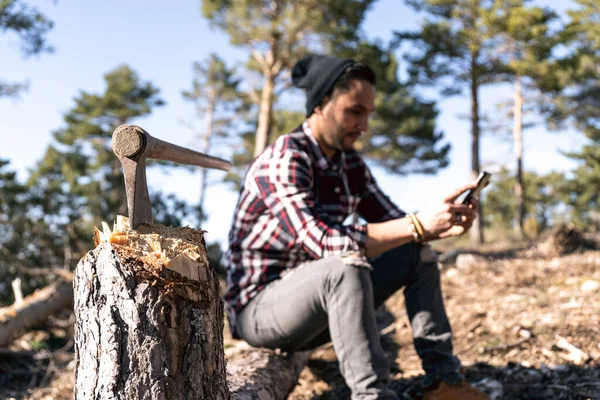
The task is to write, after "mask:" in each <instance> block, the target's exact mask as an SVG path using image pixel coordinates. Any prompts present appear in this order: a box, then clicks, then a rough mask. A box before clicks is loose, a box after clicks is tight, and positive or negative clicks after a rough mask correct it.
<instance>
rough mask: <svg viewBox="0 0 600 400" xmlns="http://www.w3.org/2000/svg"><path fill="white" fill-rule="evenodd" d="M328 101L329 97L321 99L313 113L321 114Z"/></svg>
mask: <svg viewBox="0 0 600 400" xmlns="http://www.w3.org/2000/svg"><path fill="white" fill-rule="evenodd" d="M330 99H331V98H330V97H329V96H326V97H323V100H322V101H321V104H319V105H318V106H316V107H315V111H314V112H315V114H323V109H324V108H325V106H326V105H327V103H329V100H330Z"/></svg>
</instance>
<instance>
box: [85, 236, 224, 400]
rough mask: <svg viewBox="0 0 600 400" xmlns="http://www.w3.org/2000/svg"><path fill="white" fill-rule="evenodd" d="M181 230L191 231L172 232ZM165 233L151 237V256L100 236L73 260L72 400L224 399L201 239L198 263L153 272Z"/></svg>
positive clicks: (219, 317)
mask: <svg viewBox="0 0 600 400" xmlns="http://www.w3.org/2000/svg"><path fill="white" fill-rule="evenodd" d="M141 228H143V226H142V227H140V228H139V229H138V231H140V230H141ZM185 229H187V231H186V232H189V231H192V230H191V229H189V228H181V229H179V230H175V229H172V231H177V232H181V231H182V230H185ZM168 232H169V230H168V228H165V229H163V230H162V232H160V233H159V235H156V234H154V236H153V238H154V240H155V243H154V245H153V246H151V247H152V248H153V249H154V250H153V251H154V252H146V253H144V255H143V256H139V255H135V254H133V253H128V252H127V251H125V250H126V249H128V248H129V247H132V246H131V245H125V246H117V245H112V244H110V243H108V242H107V241H106V240H107V239H106V238H105V239H104V240H105V241H103V242H102V243H100V244H99V245H98V246H97V247H96V248H95V249H94V250H92V251H90V252H89V253H87V255H86V256H85V257H84V258H82V259H81V261H80V262H79V264H78V266H77V269H76V273H75V278H74V289H75V318H76V320H75V360H76V367H75V368H76V372H75V399H190V400H191V399H229V398H230V394H229V390H228V387H227V381H226V369H225V360H224V355H223V354H224V352H223V322H224V321H223V303H222V300H221V298H220V295H219V284H218V280H217V277H216V274H215V272H214V270H213V269H212V268H211V267H210V266H209V265H208V263H207V261H208V260H207V258H206V253H205V248H204V240H203V239H200V241H201V244H199V243H198V242H199V241H198V240H195V241H194V243H195V244H197V245H198V246H199V247H200V249H199V250H194V251H195V253H202V254H200V255H199V254H195V253H194V252H191V254H195V255H196V256H198V258H197V259H199V260H200V261H202V260H206V261H205V262H202V263H201V262H185V263H182V262H176V260H181V259H182V258H181V257H182V256H181V255H178V256H176V257H175V258H173V259H171V260H170V262H169V264H168V266H166V265H167V264H165V266H162V267H161V264H157V261H156V260H157V258H158V257H159V255H160V254H163V256H164V254H165V250H164V249H165V248H166V246H167V243H172V240H173V238H172V237H165V236H167V233H168ZM193 232H196V234H198V231H193ZM180 236H181V235H180ZM197 238H198V237H197V236H196V239H197ZM113 239H114V240H117V239H119V237H118V236H116V237H111V238H110V241H112V240H113ZM157 242H158V245H156V243H157ZM113 243H114V242H113ZM144 243H145V242H144ZM161 243H162V249H163V250H162V251H161V246H160V244H161ZM188 243H189V242H188ZM127 246H129V247H127ZM186 246H188V247H189V245H187V244H186ZM156 247H158V253H157V252H156V251H157V250H156ZM167 254H168V252H167ZM194 258H196V257H194ZM194 258H192V259H194ZM151 259H153V260H154V263H152V262H150V261H149V260H151ZM175 264H178V268H175ZM177 271H179V272H177Z"/></svg>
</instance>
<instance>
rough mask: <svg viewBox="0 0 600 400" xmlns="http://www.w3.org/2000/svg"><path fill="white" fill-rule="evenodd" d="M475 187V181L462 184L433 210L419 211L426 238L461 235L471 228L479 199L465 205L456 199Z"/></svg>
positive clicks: (418, 216) (418, 214)
mask: <svg viewBox="0 0 600 400" xmlns="http://www.w3.org/2000/svg"><path fill="white" fill-rule="evenodd" d="M475 187H477V183H476V182H475V181H474V182H472V183H469V184H468V185H465V186H462V187H460V188H458V189H457V190H456V191H454V192H453V193H452V194H450V195H449V196H447V197H445V198H444V199H443V200H442V204H440V205H439V206H438V207H435V208H434V209H433V210H432V211H430V212H419V213H417V218H418V219H419V221H420V222H421V225H422V226H423V230H424V231H425V232H424V233H425V240H435V239H442V238H447V237H452V236H460V235H462V234H464V233H465V232H467V231H468V230H469V228H471V226H472V225H473V221H474V220H475V217H476V216H477V208H478V207H479V200H478V199H472V200H471V203H470V204H467V205H464V204H460V203H457V202H456V199H457V198H458V197H460V195H462V194H463V193H464V192H466V191H467V190H469V189H474V188H475Z"/></svg>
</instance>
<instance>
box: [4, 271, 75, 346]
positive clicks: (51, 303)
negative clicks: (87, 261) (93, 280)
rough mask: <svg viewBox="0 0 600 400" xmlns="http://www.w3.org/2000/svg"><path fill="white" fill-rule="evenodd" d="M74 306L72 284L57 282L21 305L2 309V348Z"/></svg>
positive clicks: (30, 296)
mask: <svg viewBox="0 0 600 400" xmlns="http://www.w3.org/2000/svg"><path fill="white" fill-rule="evenodd" d="M72 304H73V286H72V284H71V282H56V283H53V284H50V285H48V286H46V287H45V288H43V289H40V290H38V291H36V292H34V293H33V294H31V295H29V296H27V297H25V298H24V299H23V301H22V302H21V303H18V304H16V303H15V304H13V305H11V306H8V307H4V308H2V309H0V347H4V346H7V345H8V344H10V343H11V342H12V341H13V340H15V339H16V338H18V337H19V336H20V335H22V334H23V333H24V332H25V331H27V330H28V329H30V328H32V327H34V326H36V325H39V324H41V323H43V322H44V321H46V319H47V318H48V317H49V316H50V315H52V314H54V313H56V312H58V311H61V310H63V309H65V308H67V307H70V306H71V305H72Z"/></svg>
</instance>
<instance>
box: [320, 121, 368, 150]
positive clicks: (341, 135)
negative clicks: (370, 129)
mask: <svg viewBox="0 0 600 400" xmlns="http://www.w3.org/2000/svg"><path fill="white" fill-rule="evenodd" d="M327 122H328V125H329V127H330V129H329V131H330V132H333V134H332V135H330V136H329V137H330V143H328V144H329V145H330V146H331V147H332V148H334V149H336V150H340V151H345V150H352V149H354V143H355V141H356V140H357V139H358V138H359V137H360V135H361V132H359V131H351V132H346V130H345V129H344V127H343V125H341V124H339V123H337V122H336V121H335V120H334V119H333V117H331V119H330V120H329V121H327ZM350 136H355V139H354V140H353V141H352V142H351V144H350V145H346V146H344V143H345V141H346V138H348V137H350Z"/></svg>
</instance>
